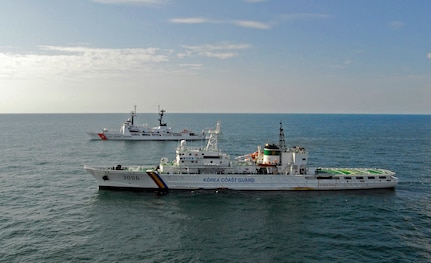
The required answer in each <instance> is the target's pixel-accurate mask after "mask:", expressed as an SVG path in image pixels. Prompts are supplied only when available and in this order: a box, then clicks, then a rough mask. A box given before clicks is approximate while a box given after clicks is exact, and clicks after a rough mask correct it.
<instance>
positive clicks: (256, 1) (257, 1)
mask: <svg viewBox="0 0 431 263" xmlns="http://www.w3.org/2000/svg"><path fill="white" fill-rule="evenodd" d="M243 1H244V2H246V3H252V4H255V3H263V2H266V1H267V0H243Z"/></svg>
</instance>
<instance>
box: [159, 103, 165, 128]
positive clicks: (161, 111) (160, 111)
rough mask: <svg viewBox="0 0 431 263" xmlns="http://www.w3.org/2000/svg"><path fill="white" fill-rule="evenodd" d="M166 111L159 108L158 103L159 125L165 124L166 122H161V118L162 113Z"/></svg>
mask: <svg viewBox="0 0 431 263" xmlns="http://www.w3.org/2000/svg"><path fill="white" fill-rule="evenodd" d="M165 112H166V111H165V110H163V109H162V110H160V105H159V125H160V126H166V123H163V122H162V120H163V114H164V113H165Z"/></svg>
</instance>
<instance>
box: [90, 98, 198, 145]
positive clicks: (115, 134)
mask: <svg viewBox="0 0 431 263" xmlns="http://www.w3.org/2000/svg"><path fill="white" fill-rule="evenodd" d="M165 112H166V111H165V110H163V109H162V110H160V109H159V126H156V127H148V125H142V126H137V125H135V117H136V106H135V110H134V111H132V112H131V113H130V118H129V119H127V121H125V122H124V123H123V125H122V126H121V128H120V131H109V130H108V129H106V128H105V129H103V130H102V131H101V132H87V134H88V135H89V136H90V137H91V139H93V140H130V141H180V140H188V141H192V140H205V139H206V135H205V131H202V132H201V133H194V132H193V131H190V130H182V131H178V132H174V131H172V128H171V127H168V126H167V124H166V123H163V115H164V113H165Z"/></svg>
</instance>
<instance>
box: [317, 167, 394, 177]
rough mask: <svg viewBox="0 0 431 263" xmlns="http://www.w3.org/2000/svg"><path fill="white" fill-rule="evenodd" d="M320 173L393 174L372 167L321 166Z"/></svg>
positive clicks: (350, 174) (353, 174) (352, 174)
mask: <svg viewBox="0 0 431 263" xmlns="http://www.w3.org/2000/svg"><path fill="white" fill-rule="evenodd" d="M317 172H318V174H331V175H349V176H355V175H391V174H392V173H390V172H389V171H387V170H383V169H372V168H319V169H318V170H317Z"/></svg>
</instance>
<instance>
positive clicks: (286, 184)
mask: <svg viewBox="0 0 431 263" xmlns="http://www.w3.org/2000/svg"><path fill="white" fill-rule="evenodd" d="M219 125H220V123H218V124H217V127H218V128H217V129H216V130H213V131H209V133H210V138H209V140H208V144H207V146H206V147H205V148H199V147H188V146H187V143H186V141H185V140H183V141H181V142H180V144H179V146H178V147H177V150H176V159H175V160H174V161H171V162H170V161H168V159H167V158H162V159H161V160H160V163H159V165H157V167H154V166H153V167H151V166H121V165H117V166H115V167H106V168H101V167H90V166H85V169H86V170H87V171H88V172H89V173H90V174H92V175H93V176H94V178H95V179H96V180H97V182H98V183H99V188H101V189H106V188H108V189H109V188H112V189H135V190H157V191H159V192H168V191H169V190H196V189H232V190H261V191H268V190H279V191H284V190H350V189H378V188H394V187H395V186H396V185H397V183H398V178H397V177H395V176H394V175H395V173H394V172H392V171H389V170H385V169H378V168H323V167H309V166H308V165H307V161H308V153H307V151H306V150H305V149H304V148H301V147H292V148H287V147H286V146H285V140H284V131H283V127H282V124H281V122H280V139H279V145H274V144H266V145H265V147H264V149H263V151H262V150H261V148H260V147H258V150H257V151H256V152H254V153H251V154H247V155H243V156H239V157H237V158H235V159H233V160H232V159H230V157H229V155H227V154H226V153H223V152H221V151H219V149H218V147H217V137H218V134H219V131H220V129H219V127H220V126H219Z"/></svg>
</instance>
